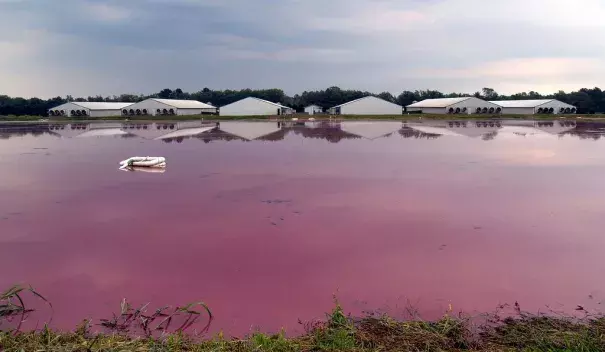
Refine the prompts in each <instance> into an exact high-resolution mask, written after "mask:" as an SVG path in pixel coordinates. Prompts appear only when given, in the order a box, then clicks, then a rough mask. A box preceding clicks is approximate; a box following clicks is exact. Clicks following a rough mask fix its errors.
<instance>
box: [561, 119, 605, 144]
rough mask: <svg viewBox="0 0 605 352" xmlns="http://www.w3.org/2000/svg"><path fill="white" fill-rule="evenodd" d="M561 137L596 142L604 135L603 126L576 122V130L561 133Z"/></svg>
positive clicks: (590, 122)
mask: <svg viewBox="0 0 605 352" xmlns="http://www.w3.org/2000/svg"><path fill="white" fill-rule="evenodd" d="M562 135H563V136H573V137H577V138H579V139H592V140H595V141H596V140H598V139H601V137H603V136H604V135H605V124H604V123H602V122H594V121H582V122H580V121H578V122H577V123H576V128H574V129H573V130H569V131H567V132H563V133H562Z"/></svg>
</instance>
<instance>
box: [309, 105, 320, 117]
mask: <svg viewBox="0 0 605 352" xmlns="http://www.w3.org/2000/svg"><path fill="white" fill-rule="evenodd" d="M305 112H306V113H307V114H309V115H315V114H321V113H323V112H324V109H323V108H322V107H321V106H317V105H309V106H307V107H306V108H305Z"/></svg>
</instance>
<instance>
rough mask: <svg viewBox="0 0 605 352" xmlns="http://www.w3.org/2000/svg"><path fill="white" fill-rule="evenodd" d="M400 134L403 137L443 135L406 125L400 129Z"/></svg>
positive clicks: (432, 137) (421, 137)
mask: <svg viewBox="0 0 605 352" xmlns="http://www.w3.org/2000/svg"><path fill="white" fill-rule="evenodd" d="M399 135H400V136H402V137H403V138H416V139H436V138H439V137H441V135H440V134H436V133H425V132H421V131H418V130H415V129H413V128H410V127H407V126H404V127H402V128H401V129H400V130H399Z"/></svg>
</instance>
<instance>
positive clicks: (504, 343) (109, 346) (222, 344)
mask: <svg viewBox="0 0 605 352" xmlns="http://www.w3.org/2000/svg"><path fill="white" fill-rule="evenodd" d="M492 318H493V316H492ZM0 350H2V351H6V352H19V351H61V352H63V351H141V352H143V351H149V352H152V351H156V352H159V351H167V352H168V351H171V352H172V351H234V352H235V351H237V352H239V351H242V352H247V351H250V352H253V351H292V352H294V351H586V352H591V351H603V350H605V319H604V318H591V319H588V318H586V319H571V318H562V317H546V316H529V315H521V316H517V317H514V318H507V319H503V320H500V321H494V320H493V319H492V321H491V322H487V323H485V325H482V326H475V325H473V324H472V319H470V318H460V317H452V316H449V315H445V316H444V317H443V318H442V319H440V320H438V321H435V322H425V321H421V320H411V321H397V320H395V319H392V318H389V317H388V316H379V317H366V318H363V319H352V318H350V317H348V316H346V315H345V314H344V311H343V309H342V308H341V307H340V306H338V305H337V306H336V307H335V308H334V310H333V311H332V312H331V313H330V314H329V315H328V316H327V319H326V320H325V321H323V322H316V323H314V324H311V325H309V326H308V329H307V332H306V333H305V334H303V335H301V336H296V337H287V336H286V335H285V333H284V332H280V333H277V334H263V333H252V334H250V335H249V336H247V337H246V338H241V339H240V338H226V337H225V336H224V335H223V334H218V335H216V336H214V337H210V338H201V337H194V336H193V335H188V334H185V333H184V332H177V333H167V334H162V335H160V336H155V337H151V336H146V337H132V336H129V335H128V334H124V333H118V332H113V333H103V334H95V333H92V332H91V327H90V325H89V324H88V323H86V324H83V325H82V326H81V327H79V328H78V329H76V330H75V331H74V332H57V331H52V330H50V329H48V328H43V329H42V330H41V331H35V332H25V333H13V332H10V331H4V332H0Z"/></svg>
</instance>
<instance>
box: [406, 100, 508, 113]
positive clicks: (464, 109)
mask: <svg viewBox="0 0 605 352" xmlns="http://www.w3.org/2000/svg"><path fill="white" fill-rule="evenodd" d="M406 111H408V112H415V111H419V112H422V113H423V114H499V113H500V112H502V107H500V106H499V105H497V104H494V103H492V102H489V101H485V100H483V99H479V98H475V97H460V98H437V99H425V100H423V101H419V102H417V103H413V104H410V105H408V106H406Z"/></svg>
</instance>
